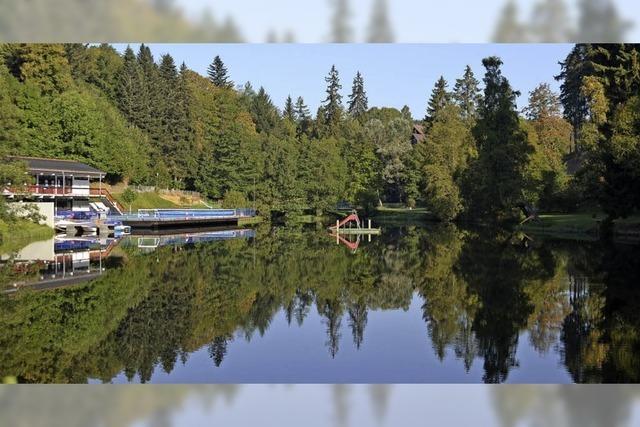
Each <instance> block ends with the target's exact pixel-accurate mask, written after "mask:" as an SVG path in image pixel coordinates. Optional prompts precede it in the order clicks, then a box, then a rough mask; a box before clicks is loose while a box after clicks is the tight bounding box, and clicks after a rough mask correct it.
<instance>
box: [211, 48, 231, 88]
mask: <svg viewBox="0 0 640 427" xmlns="http://www.w3.org/2000/svg"><path fill="white" fill-rule="evenodd" d="M207 75H208V76H209V80H210V81H211V83H213V84H214V85H216V86H217V87H220V88H226V89H231V88H233V82H232V81H231V80H230V79H229V76H228V71H227V67H226V66H225V65H224V62H222V58H220V56H219V55H216V57H215V58H214V59H213V62H212V63H211V64H210V65H209V67H208V68H207Z"/></svg>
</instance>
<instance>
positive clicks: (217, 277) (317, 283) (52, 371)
mask: <svg viewBox="0 0 640 427" xmlns="http://www.w3.org/2000/svg"><path fill="white" fill-rule="evenodd" d="M355 239H356V238H355V237H354V236H350V237H349V238H347V239H345V241H340V240H336V238H335V237H333V236H331V235H329V234H328V232H327V231H326V230H325V228H324V227H323V226H321V225H316V226H295V227H272V226H267V225H263V226H260V227H258V228H256V229H255V230H240V231H238V230H235V231H220V230H218V231H215V232H212V233H198V234H191V235H178V236H131V237H127V238H124V239H121V240H103V241H95V240H93V241H92V240H91V239H87V240H84V241H83V240H73V239H69V240H60V239H58V240H55V241H54V240H52V241H50V242H40V247H38V248H36V249H33V248H32V249H33V250H31V253H37V254H40V255H38V256H32V259H31V260H29V259H28V258H29V255H27V254H25V253H24V252H25V251H22V253H21V254H18V255H17V256H15V257H14V258H13V259H10V260H7V259H6V258H5V260H4V261H3V263H2V267H1V268H0V280H1V281H2V285H3V286H2V287H3V288H4V289H5V291H9V292H8V293H7V292H5V293H4V294H2V295H1V296H0V377H6V376H12V377H16V378H17V380H18V381H20V382H35V383H69V382H72V383H85V382H91V383H95V382H98V383H101V382H114V383H129V382H134V383H137V382H145V383H571V382H579V383H585V382H596V383H600V382H614V383H623V382H639V380H640V351H639V350H640V310H638V307H640V305H639V303H640V286H639V284H638V277H639V276H638V273H639V270H640V263H639V262H638V260H639V259H640V249H639V248H638V247H637V246H631V245H624V244H615V243H603V242H589V241H582V242H579V241H571V240H553V239H545V238H541V237H536V236H527V235H525V234H522V233H510V232H508V231H503V230H473V229H468V230H467V229H462V228H456V227H455V226H428V227H426V226H425V227H423V226H402V227H398V226H392V225H387V226H385V225H384V224H383V233H382V235H381V236H374V237H372V238H371V239H370V240H369V238H368V237H363V238H362V239H360V240H355ZM27 252H29V251H27ZM36 260H38V261H36ZM29 282H35V283H36V285H27V286H18V287H14V286H13V285H14V284H16V285H22V284H24V283H29Z"/></svg>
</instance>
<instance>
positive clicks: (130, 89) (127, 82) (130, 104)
mask: <svg viewBox="0 0 640 427" xmlns="http://www.w3.org/2000/svg"><path fill="white" fill-rule="evenodd" d="M143 92H144V78H143V76H142V70H141V69H140V66H139V65H138V61H137V59H136V54H135V53H134V52H133V49H131V47H129V46H127V49H126V50H125V52H124V56H123V66H122V68H121V69H120V72H119V76H118V84H117V87H116V93H117V98H116V100H117V103H118V107H119V108H120V111H121V112H122V114H123V115H124V117H125V118H126V119H127V120H128V121H129V123H132V124H134V125H135V126H137V127H139V128H142V127H141V126H142V122H143V114H144V106H143V101H142V94H143Z"/></svg>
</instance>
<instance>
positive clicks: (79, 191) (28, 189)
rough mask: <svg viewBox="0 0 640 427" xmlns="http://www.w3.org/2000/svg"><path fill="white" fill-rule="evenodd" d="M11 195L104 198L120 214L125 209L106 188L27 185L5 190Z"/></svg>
mask: <svg viewBox="0 0 640 427" xmlns="http://www.w3.org/2000/svg"><path fill="white" fill-rule="evenodd" d="M5 191H8V192H9V193H13V194H38V195H44V196H84V197H87V196H91V197H104V198H106V199H107V200H108V201H109V202H110V203H111V204H112V205H113V206H115V207H116V209H117V210H118V211H120V213H122V212H124V208H123V207H122V205H120V203H118V201H117V200H116V199H115V197H113V195H112V194H111V193H110V192H109V190H107V189H106V188H86V187H64V188H63V187H51V186H44V185H25V186H22V187H19V188H10V189H5Z"/></svg>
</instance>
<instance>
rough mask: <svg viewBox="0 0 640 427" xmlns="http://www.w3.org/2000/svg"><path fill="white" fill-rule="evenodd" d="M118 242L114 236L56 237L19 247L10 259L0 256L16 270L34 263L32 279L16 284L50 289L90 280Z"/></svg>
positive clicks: (99, 273) (98, 273)
mask: <svg viewBox="0 0 640 427" xmlns="http://www.w3.org/2000/svg"><path fill="white" fill-rule="evenodd" d="M116 245H117V240H116V239H99V238H95V237H92V238H66V237H55V238H52V239H49V240H45V241H41V242H35V243H32V244H30V245H28V246H26V247H24V248H23V249H22V250H20V251H19V252H18V253H17V254H16V255H15V256H14V257H13V258H11V257H9V256H8V255H3V256H2V261H4V262H13V268H14V269H15V270H16V271H20V270H24V269H25V268H26V267H27V266H33V265H37V267H36V269H37V273H38V274H37V277H36V278H35V281H33V282H26V281H25V282H22V283H15V285H16V286H20V285H29V286H33V288H34V289H49V288H56V287H60V286H66V285H70V284H75V283H79V282H82V281H86V280H90V279H93V278H95V277H97V276H99V275H101V274H102V273H103V272H104V271H105V266H104V265H103V262H104V260H105V259H106V258H107V257H108V256H109V254H110V253H111V251H112V249H113V248H114V247H115V246H116Z"/></svg>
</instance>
